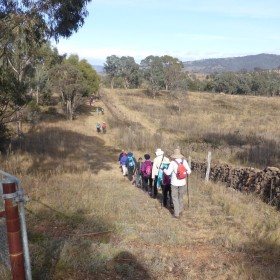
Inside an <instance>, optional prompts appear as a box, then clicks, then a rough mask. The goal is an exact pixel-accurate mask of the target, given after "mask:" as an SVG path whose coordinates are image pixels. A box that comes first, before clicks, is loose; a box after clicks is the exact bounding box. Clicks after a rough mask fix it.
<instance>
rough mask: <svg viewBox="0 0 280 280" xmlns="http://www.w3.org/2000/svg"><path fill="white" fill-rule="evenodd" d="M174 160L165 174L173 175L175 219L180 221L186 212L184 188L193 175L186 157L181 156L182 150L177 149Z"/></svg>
mask: <svg viewBox="0 0 280 280" xmlns="http://www.w3.org/2000/svg"><path fill="white" fill-rule="evenodd" d="M171 158H172V159H173V160H172V161H171V163H170V165H169V167H168V168H167V169H164V170H163V172H164V173H165V174H166V175H171V191H172V200H173V205H174V215H173V217H174V218H176V219H179V216H180V215H181V214H182V213H183V210H184V200H183V194H184V186H185V185H186V183H187V179H186V178H187V176H188V175H189V174H191V172H192V171H191V169H190V167H189V164H188V163H187V161H186V159H185V158H184V156H183V155H182V154H181V152H180V149H175V150H174V153H173V154H172V155H171Z"/></svg>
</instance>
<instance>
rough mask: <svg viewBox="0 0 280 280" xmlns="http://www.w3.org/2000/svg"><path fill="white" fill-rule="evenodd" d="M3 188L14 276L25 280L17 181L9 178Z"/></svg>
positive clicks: (15, 279) (19, 279)
mask: <svg viewBox="0 0 280 280" xmlns="http://www.w3.org/2000/svg"><path fill="white" fill-rule="evenodd" d="M2 188H3V195H2V197H3V198H4V200H5V216H6V224H7V233H8V241H9V255H10V261H11V272H12V277H13V279H14V280H25V270H24V256H23V250H22V241H21V232H20V220H19V213H18V205H17V204H15V203H14V199H15V198H16V197H17V190H16V182H15V181H13V180H9V181H8V180H7V182H3V183H2Z"/></svg>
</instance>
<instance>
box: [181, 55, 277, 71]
mask: <svg viewBox="0 0 280 280" xmlns="http://www.w3.org/2000/svg"><path fill="white" fill-rule="evenodd" d="M183 64H184V67H185V70H186V71H189V72H192V73H205V74H211V73H223V72H229V71H231V72H238V71H241V70H245V69H246V70H247V71H253V70H254V69H255V68H261V69H264V70H269V69H276V68H277V67H279V66H280V55H276V54H264V53H262V54H257V55H247V56H241V57H228V58H211V59H202V60H195V61H186V62H183Z"/></svg>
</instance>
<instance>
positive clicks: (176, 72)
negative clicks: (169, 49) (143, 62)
mask: <svg viewBox="0 0 280 280" xmlns="http://www.w3.org/2000/svg"><path fill="white" fill-rule="evenodd" d="M161 60H162V63H163V73H164V84H165V89H166V90H169V89H175V88H176V87H179V86H180V83H181V82H182V81H183V79H184V73H183V70H184V65H183V63H182V62H181V61H180V60H179V59H178V58H174V57H172V56H169V55H165V56H162V57H161Z"/></svg>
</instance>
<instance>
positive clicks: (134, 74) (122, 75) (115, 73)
mask: <svg viewBox="0 0 280 280" xmlns="http://www.w3.org/2000/svg"><path fill="white" fill-rule="evenodd" d="M104 70H105V72H106V74H107V76H108V78H109V79H110V84H111V88H114V86H115V82H116V80H118V84H119V81H120V80H121V84H122V87H124V88H133V87H134V88H135V87H138V86H139V79H140V75H139V65H138V64H137V63H136V62H135V60H134V58H133V57H130V56H122V57H118V56H116V55H111V56H108V57H107V58H106V62H105V64H104Z"/></svg>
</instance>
